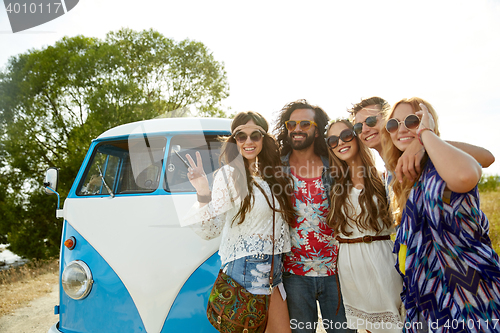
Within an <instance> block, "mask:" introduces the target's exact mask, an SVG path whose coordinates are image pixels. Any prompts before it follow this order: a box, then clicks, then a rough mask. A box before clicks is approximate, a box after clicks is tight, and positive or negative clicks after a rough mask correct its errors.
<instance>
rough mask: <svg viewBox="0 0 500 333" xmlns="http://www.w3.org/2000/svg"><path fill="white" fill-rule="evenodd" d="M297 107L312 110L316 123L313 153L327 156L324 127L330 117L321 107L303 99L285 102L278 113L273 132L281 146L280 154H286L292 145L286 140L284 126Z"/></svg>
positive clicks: (286, 135) (286, 133)
mask: <svg viewBox="0 0 500 333" xmlns="http://www.w3.org/2000/svg"><path fill="white" fill-rule="evenodd" d="M298 109H309V110H312V111H313V112H314V122H316V124H318V127H317V129H316V130H317V132H318V137H316V139H315V140H314V153H315V154H316V155H318V156H328V148H327V147H326V143H325V136H324V128H325V127H326V126H327V125H328V121H329V120H330V118H329V117H328V115H327V114H326V112H325V111H323V109H322V108H320V107H319V106H315V105H311V104H309V103H308V102H307V101H306V100H305V99H299V100H297V101H295V102H291V103H288V104H286V105H285V106H284V107H283V108H282V109H281V111H280V112H279V113H278V119H277V120H276V126H275V128H274V133H276V138H277V141H278V144H279V146H280V147H281V156H284V155H287V154H288V153H290V151H291V150H292V146H291V145H290V142H289V141H288V129H287V128H286V126H285V121H287V120H289V119H290V116H291V115H292V112H293V111H295V110H298Z"/></svg>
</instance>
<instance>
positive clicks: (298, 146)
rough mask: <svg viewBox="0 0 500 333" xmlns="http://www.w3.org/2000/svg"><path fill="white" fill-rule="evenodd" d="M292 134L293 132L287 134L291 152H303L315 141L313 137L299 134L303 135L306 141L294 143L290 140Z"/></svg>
mask: <svg viewBox="0 0 500 333" xmlns="http://www.w3.org/2000/svg"><path fill="white" fill-rule="evenodd" d="M293 134H294V133H293V132H292V133H288V143H290V146H292V149H293V150H303V149H306V148H309V147H310V146H311V145H312V144H313V143H314V139H316V138H315V137H314V136H309V135H308V134H307V133H301V134H302V135H305V137H306V139H305V140H304V141H302V142H294V141H293V139H292V137H293Z"/></svg>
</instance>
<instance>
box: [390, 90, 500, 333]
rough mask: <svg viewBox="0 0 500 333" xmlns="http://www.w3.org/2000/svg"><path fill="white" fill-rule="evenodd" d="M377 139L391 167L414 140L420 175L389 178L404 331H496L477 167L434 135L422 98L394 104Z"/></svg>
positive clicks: (493, 269) (494, 266) (498, 296)
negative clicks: (421, 148)
mask: <svg viewBox="0 0 500 333" xmlns="http://www.w3.org/2000/svg"><path fill="white" fill-rule="evenodd" d="M387 119H388V120H387V122H386V129H387V131H385V132H383V137H382V144H383V148H384V160H385V161H386V165H387V167H388V169H389V171H390V172H394V171H395V167H396V165H397V161H398V158H399V157H400V156H401V154H402V152H403V151H405V149H406V147H408V145H409V144H410V143H411V142H412V141H414V140H419V141H420V143H421V144H422V145H423V146H424V149H425V151H426V156H425V158H424V159H423V160H422V163H421V170H422V171H421V172H420V175H419V178H418V180H417V181H416V182H415V183H413V182H412V181H410V180H408V179H404V180H403V181H401V182H399V181H397V180H396V178H394V179H392V181H391V184H390V186H391V189H392V192H393V195H394V197H393V198H392V199H391V206H392V211H393V213H394V217H395V220H396V222H397V223H400V226H399V228H398V232H397V237H396V242H395V248H394V252H395V253H397V254H398V262H397V265H396V268H397V269H398V271H399V272H400V274H401V276H402V277H403V293H402V294H401V298H402V301H403V304H404V306H405V308H406V319H405V323H404V330H403V331H404V332H500V323H499V322H498V321H499V319H500V265H499V257H498V255H497V254H496V253H495V251H494V250H493V249H492V246H491V241H490V238H489V236H488V232H489V222H488V219H487V218H486V216H485V215H484V213H483V212H482V211H481V209H480V204H479V193H478V189H477V183H478V182H479V179H480V178H481V166H480V165H479V164H478V163H477V162H476V160H474V158H472V157H471V156H470V155H468V154H466V153H464V152H462V151H461V150H459V149H455V148H454V147H452V146H451V145H449V144H448V143H446V142H445V141H443V140H442V139H441V138H440V137H439V130H438V126H437V115H436V112H435V111H434V109H433V108H432V106H431V105H430V104H429V103H428V102H426V101H424V100H423V99H420V98H416V97H413V98H410V99H403V100H401V101H399V102H397V103H396V104H394V106H393V108H392V110H391V112H390V113H389V115H388V117H387Z"/></svg>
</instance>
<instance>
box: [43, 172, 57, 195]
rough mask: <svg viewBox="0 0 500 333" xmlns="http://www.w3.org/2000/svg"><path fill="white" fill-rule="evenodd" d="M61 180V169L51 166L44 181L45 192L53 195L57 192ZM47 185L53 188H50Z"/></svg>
mask: <svg viewBox="0 0 500 333" xmlns="http://www.w3.org/2000/svg"><path fill="white" fill-rule="evenodd" d="M58 180H59V169H57V168H49V169H48V170H47V173H46V174H45V180H44V181H43V186H44V187H45V194H48V195H51V194H55V192H56V191H57V183H58ZM47 187H50V188H51V189H52V191H51V190H49V189H48V188H47Z"/></svg>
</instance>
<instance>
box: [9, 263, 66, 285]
mask: <svg viewBox="0 0 500 333" xmlns="http://www.w3.org/2000/svg"><path fill="white" fill-rule="evenodd" d="M58 270H59V266H58V260H56V259H50V260H33V261H29V262H28V263H26V264H25V265H22V266H20V267H13V268H10V269H7V270H5V271H1V272H0V286H2V285H5V284H11V283H14V282H19V281H23V280H27V279H33V278H35V277H37V276H38V275H43V274H46V273H55V272H57V271H58Z"/></svg>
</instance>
